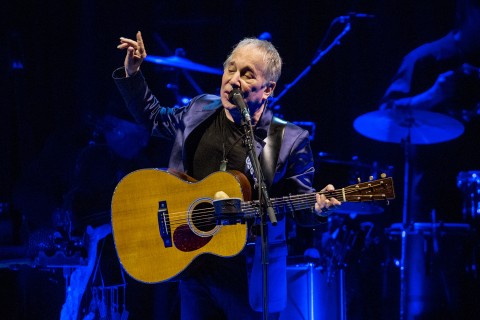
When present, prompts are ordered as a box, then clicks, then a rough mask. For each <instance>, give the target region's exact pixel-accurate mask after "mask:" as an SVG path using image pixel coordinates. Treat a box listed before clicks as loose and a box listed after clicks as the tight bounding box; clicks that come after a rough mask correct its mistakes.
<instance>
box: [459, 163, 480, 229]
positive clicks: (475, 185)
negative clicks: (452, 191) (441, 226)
mask: <svg viewBox="0 0 480 320" xmlns="http://www.w3.org/2000/svg"><path fill="white" fill-rule="evenodd" d="M457 187H458V188H459V189H460V190H461V191H462V193H463V207H462V215H463V219H464V220H465V221H466V222H469V223H475V224H476V223H478V218H479V217H480V171H462V172H459V174H458V176H457Z"/></svg>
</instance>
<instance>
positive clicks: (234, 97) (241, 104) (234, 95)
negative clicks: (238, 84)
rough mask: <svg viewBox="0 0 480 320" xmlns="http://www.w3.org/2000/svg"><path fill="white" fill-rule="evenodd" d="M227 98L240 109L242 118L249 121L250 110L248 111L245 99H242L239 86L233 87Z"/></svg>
mask: <svg viewBox="0 0 480 320" xmlns="http://www.w3.org/2000/svg"><path fill="white" fill-rule="evenodd" d="M229 98H230V100H231V101H232V102H233V104H234V105H236V106H237V108H239V109H240V112H241V114H242V116H243V119H244V120H245V121H246V122H248V123H250V121H251V118H250V112H249V111H248V108H247V105H246V104H245V101H243V95H242V91H241V90H240V89H239V88H233V90H232V91H231V92H230V95H229Z"/></svg>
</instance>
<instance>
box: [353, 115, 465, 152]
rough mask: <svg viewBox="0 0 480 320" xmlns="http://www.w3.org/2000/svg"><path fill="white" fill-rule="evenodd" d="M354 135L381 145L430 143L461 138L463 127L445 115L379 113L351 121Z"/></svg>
mask: <svg viewBox="0 0 480 320" xmlns="http://www.w3.org/2000/svg"><path fill="white" fill-rule="evenodd" d="M353 126H354V128H355V130H357V132H359V133H360V134H362V135H364V136H366V137H367V138H371V139H374V140H378V141H382V142H393V143H401V142H404V141H405V140H406V139H407V138H408V137H409V138H410V143H411V144H433V143H438V142H444V141H448V140H452V139H455V138H457V137H459V136H460V135H462V133H463V130H464V128H463V124H462V123H461V122H460V121H458V120H456V119H454V118H451V117H449V116H446V115H443V114H441V113H437V112H431V111H424V110H412V109H409V110H396V109H389V110H379V111H372V112H369V113H366V114H364V115H361V116H359V117H358V118H357V119H355V121H354V122H353Z"/></svg>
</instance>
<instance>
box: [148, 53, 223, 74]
mask: <svg viewBox="0 0 480 320" xmlns="http://www.w3.org/2000/svg"><path fill="white" fill-rule="evenodd" d="M145 61H147V62H152V63H155V64H159V65H162V66H168V67H173V68H179V69H186V70H191V71H198V72H203V73H211V74H218V75H221V74H223V70H221V69H217V68H213V67H208V66H205V65H202V64H200V63H196V62H193V61H190V60H188V59H186V58H182V57H179V56H170V57H161V56H151V55H149V56H147V57H146V58H145Z"/></svg>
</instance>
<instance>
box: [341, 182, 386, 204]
mask: <svg viewBox="0 0 480 320" xmlns="http://www.w3.org/2000/svg"><path fill="white" fill-rule="evenodd" d="M342 195H343V201H349V202H366V201H377V200H391V199H395V190H394V187H393V179H392V178H391V177H388V178H387V177H383V178H381V179H377V180H370V181H367V182H359V183H357V184H354V185H351V186H348V187H345V188H343V189H342Z"/></svg>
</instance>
